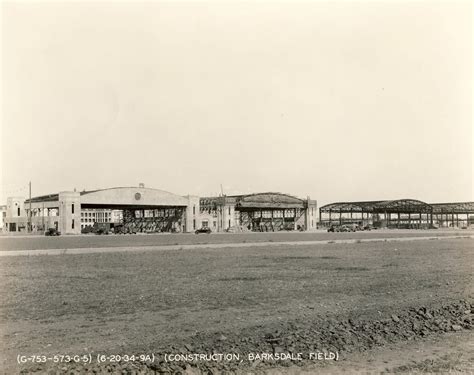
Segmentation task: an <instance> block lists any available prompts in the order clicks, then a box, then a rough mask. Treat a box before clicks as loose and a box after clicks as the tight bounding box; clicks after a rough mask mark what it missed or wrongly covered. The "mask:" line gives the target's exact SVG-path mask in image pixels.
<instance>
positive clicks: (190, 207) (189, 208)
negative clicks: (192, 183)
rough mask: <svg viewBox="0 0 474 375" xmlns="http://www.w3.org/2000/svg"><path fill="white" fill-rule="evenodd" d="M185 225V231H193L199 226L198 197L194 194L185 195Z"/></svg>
mask: <svg viewBox="0 0 474 375" xmlns="http://www.w3.org/2000/svg"><path fill="white" fill-rule="evenodd" d="M185 198H186V200H187V201H186V211H185V212H186V219H185V223H186V226H185V228H184V231H185V232H194V231H195V230H196V229H198V228H201V221H200V214H199V212H200V206H199V197H197V196H195V195H187V196H186V197H185Z"/></svg>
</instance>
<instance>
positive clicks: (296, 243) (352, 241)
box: [0, 234, 474, 257]
mask: <svg viewBox="0 0 474 375" xmlns="http://www.w3.org/2000/svg"><path fill="white" fill-rule="evenodd" d="M456 238H470V239H474V235H469V234H466V235H451V236H449V235H445V236H435V235H432V236H424V237H383V236H380V237H378V238H364V239H356V238H348V239H334V240H316V241H279V242H272V241H266V242H235V243H231V242H229V243H207V244H191V245H187V244H183V245H158V246H127V247H123V246H122V247H91V248H84V247H81V248H63V249H30V250H10V251H0V257H3V256H33V255H72V254H90V253H113V252H132V251H133V252H143V251H169V250H192V249H224V248H241V247H263V246H265V247H268V246H308V245H323V244H355V243H364V242H402V241H403V242H406V241H426V240H439V239H456Z"/></svg>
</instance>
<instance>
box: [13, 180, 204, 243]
mask: <svg viewBox="0 0 474 375" xmlns="http://www.w3.org/2000/svg"><path fill="white" fill-rule="evenodd" d="M198 204H199V198H198V197H195V196H190V195H188V196H184V197H183V196H179V195H175V194H172V193H169V192H167V191H163V190H158V189H150V188H145V186H144V185H143V184H141V185H140V186H139V187H115V188H109V189H101V190H93V191H82V192H76V191H64V192H60V193H57V194H49V195H44V196H40V197H35V198H32V199H31V200H29V199H27V200H24V199H23V198H21V197H16V198H15V197H13V198H8V200H7V211H6V217H5V225H6V228H7V230H8V231H9V232H15V231H22V230H31V231H42V230H45V229H47V228H56V229H57V230H59V231H60V232H61V233H64V234H79V233H81V227H84V225H81V223H84V221H85V220H88V219H89V217H85V216H84V213H85V212H86V213H91V212H94V213H97V212H103V213H104V212H105V213H109V212H111V211H114V210H120V211H121V212H122V215H121V216H122V217H121V222H120V224H121V225H123V227H124V228H125V229H126V230H127V231H130V232H152V231H153V232H186V231H190V230H192V229H193V228H194V227H195V226H196V219H197V217H196V215H195V212H196V208H195V207H196V206H197V205H198ZM107 216H108V215H107ZM107 220H108V217H107V218H105V222H107ZM91 221H92V220H91ZM28 226H31V227H30V228H28Z"/></svg>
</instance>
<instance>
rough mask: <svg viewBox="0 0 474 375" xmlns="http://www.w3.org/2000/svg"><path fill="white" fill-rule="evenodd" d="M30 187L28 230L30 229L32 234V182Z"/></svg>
mask: <svg viewBox="0 0 474 375" xmlns="http://www.w3.org/2000/svg"><path fill="white" fill-rule="evenodd" d="M29 186H30V211H29V215H28V228H29V232H32V225H31V213H32V212H31V181H30V183H29Z"/></svg>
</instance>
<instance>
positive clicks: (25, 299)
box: [0, 239, 474, 368]
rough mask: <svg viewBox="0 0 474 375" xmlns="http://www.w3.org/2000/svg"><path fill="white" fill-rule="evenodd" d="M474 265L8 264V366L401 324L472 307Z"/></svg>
mask: <svg viewBox="0 0 474 375" xmlns="http://www.w3.org/2000/svg"><path fill="white" fill-rule="evenodd" d="M472 261H473V241H472V240H471V239H451V240H449V239H438V240H420V241H413V242H399V243H397V242H393V243H390V242H377V243H358V244H350V245H348V244H327V245H312V246H305V245H300V246H295V247H286V246H268V247H259V248H252V247H250V248H235V249H232V248H227V249H225V250H222V251H219V250H217V249H199V250H181V251H179V250H176V251H160V250H156V251H143V252H133V253H132V252H131V253H110V254H84V255H57V256H31V257H24V256H12V257H3V258H0V285H1V290H0V300H1V301H2V302H1V305H0V334H1V339H0V341H1V344H2V348H1V351H2V353H3V355H2V358H3V363H2V364H0V365H2V366H3V367H4V368H8V366H9V365H11V364H12V363H14V362H15V357H16V355H17V354H19V353H23V354H27V355H29V354H48V353H50V354H54V353H65V352H67V353H74V354H81V353H84V352H90V351H96V352H106V353H126V352H129V351H133V350H141V351H155V350H160V349H166V348H170V347H174V348H180V347H181V346H182V345H185V344H186V342H187V340H188V338H189V337H190V336H195V335H200V334H204V333H205V334H213V333H216V334H223V335H226V336H232V335H237V336H238V335H244V334H250V333H251V332H252V333H253V334H260V333H262V334H263V333H264V332H267V331H269V330H272V329H275V327H278V324H280V323H281V322H309V321H312V320H314V319H320V318H338V317H352V318H355V319H362V318H370V317H380V316H386V315H387V314H388V315H389V316H390V314H392V313H396V312H398V311H402V310H404V309H407V308H409V307H412V306H421V305H423V306H429V305H430V304H431V303H434V302H440V301H446V302H450V301H455V300H459V299H462V298H468V297H472V296H473V291H474V288H473V279H472Z"/></svg>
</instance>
